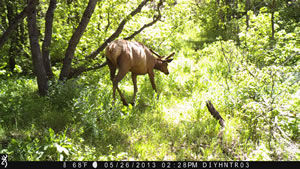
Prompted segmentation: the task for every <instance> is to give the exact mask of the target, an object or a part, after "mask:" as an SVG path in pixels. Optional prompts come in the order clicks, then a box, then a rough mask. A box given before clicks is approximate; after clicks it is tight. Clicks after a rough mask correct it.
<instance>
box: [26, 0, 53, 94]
mask: <svg viewBox="0 0 300 169" xmlns="http://www.w3.org/2000/svg"><path fill="white" fill-rule="evenodd" d="M37 2H38V0H29V1H28V6H27V7H28V17H27V22H28V33H29V39H30V48H31V54H32V63H33V71H34V73H35V75H36V77H37V83H38V88H39V93H40V95H46V94H47V91H48V79H47V74H46V71H45V67H44V62H43V57H42V54H41V50H40V45H39V39H38V28H37V24H36V5H37Z"/></svg>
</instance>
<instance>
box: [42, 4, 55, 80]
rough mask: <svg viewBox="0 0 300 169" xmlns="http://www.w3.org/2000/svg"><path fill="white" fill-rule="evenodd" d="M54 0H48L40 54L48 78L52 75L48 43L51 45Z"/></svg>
mask: <svg viewBox="0 0 300 169" xmlns="http://www.w3.org/2000/svg"><path fill="white" fill-rule="evenodd" d="M56 3H57V2H56V0H50V4H49V8H48V10H47V14H46V18H45V20H46V22H45V37H44V42H43V46H42V55H43V60H44V65H45V70H46V74H47V77H48V79H51V78H52V77H53V72H52V69H51V60H50V54H49V53H50V50H49V48H50V45H51V39H52V26H53V15H54V10H55V8H56Z"/></svg>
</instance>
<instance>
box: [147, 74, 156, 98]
mask: <svg viewBox="0 0 300 169" xmlns="http://www.w3.org/2000/svg"><path fill="white" fill-rule="evenodd" d="M148 75H149V79H150V81H151V85H152V88H153V89H154V90H155V92H156V93H157V90H156V85H155V82H154V72H153V71H150V72H149V73H148Z"/></svg>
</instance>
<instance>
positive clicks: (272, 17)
mask: <svg viewBox="0 0 300 169" xmlns="http://www.w3.org/2000/svg"><path fill="white" fill-rule="evenodd" d="M271 8H272V9H271V11H272V13H271V26H272V35H271V41H274V40H275V37H274V35H275V22H274V13H275V8H276V5H275V0H273V1H272V7H271Z"/></svg>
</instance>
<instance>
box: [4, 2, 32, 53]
mask: <svg viewBox="0 0 300 169" xmlns="http://www.w3.org/2000/svg"><path fill="white" fill-rule="evenodd" d="M27 8H28V7H25V8H24V9H23V11H22V12H21V13H20V14H19V15H18V16H17V17H16V18H15V19H14V20H13V22H12V23H10V24H9V27H8V28H7V29H6V31H5V32H4V33H3V35H2V36H1V37H0V48H1V47H2V46H3V45H4V43H5V42H6V41H7V39H8V37H9V36H10V34H11V33H12V32H13V31H14V30H15V29H16V27H17V26H18V24H19V23H20V22H21V21H22V20H23V19H24V18H25V17H26V13H27Z"/></svg>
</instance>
